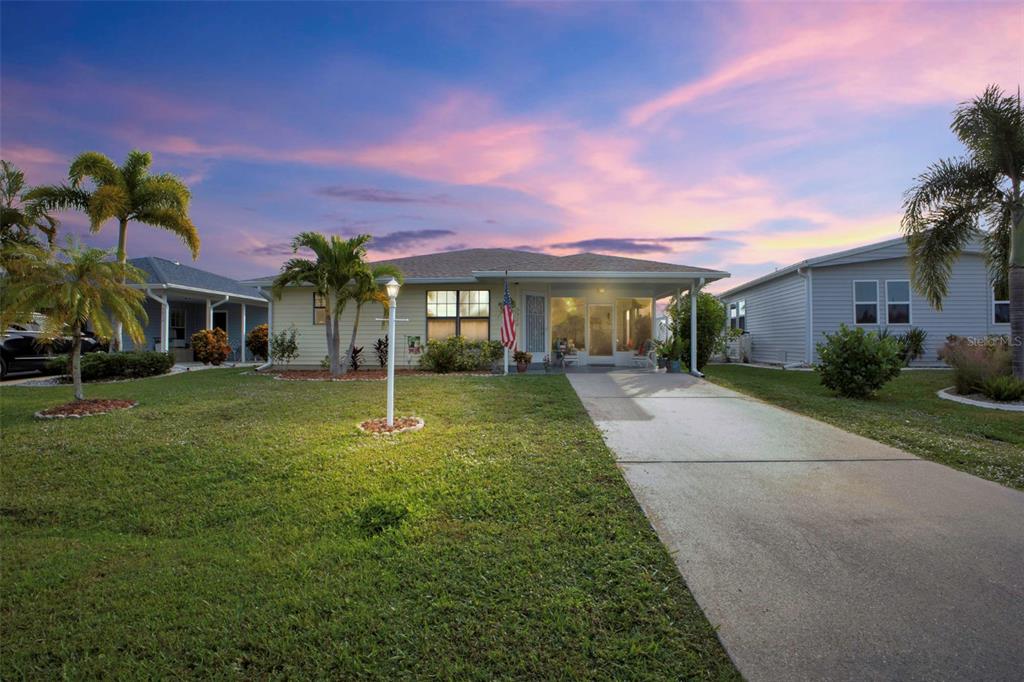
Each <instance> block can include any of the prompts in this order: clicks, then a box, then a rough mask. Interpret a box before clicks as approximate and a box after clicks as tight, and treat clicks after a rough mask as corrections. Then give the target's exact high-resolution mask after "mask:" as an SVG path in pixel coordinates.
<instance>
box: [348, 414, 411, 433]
mask: <svg viewBox="0 0 1024 682" xmlns="http://www.w3.org/2000/svg"><path fill="white" fill-rule="evenodd" d="M422 428H423V420H422V419H420V418H419V417H395V419H394V423H393V424H392V425H391V426H388V420H387V418H386V417H377V418H376V419H367V420H366V421H364V422H362V423H360V424H359V430H360V431H365V432H366V433H372V434H373V435H375V436H390V435H392V434H395V433H404V432H405V431H419V430H420V429H422Z"/></svg>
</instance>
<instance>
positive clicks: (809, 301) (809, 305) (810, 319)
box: [796, 265, 814, 365]
mask: <svg viewBox="0 0 1024 682" xmlns="http://www.w3.org/2000/svg"><path fill="white" fill-rule="evenodd" d="M801 270H802V272H801ZM813 272H814V271H813V269H812V268H811V267H810V266H807V265H805V266H803V267H800V268H797V270H796V274H798V275H799V276H800V277H802V278H803V280H804V293H805V294H806V296H805V298H806V302H805V305H806V309H805V312H806V314H807V334H806V335H805V336H806V341H807V350H806V352H805V353H804V356H805V358H806V361H807V364H809V365H810V364H813V363H814V277H813V276H812V273H813Z"/></svg>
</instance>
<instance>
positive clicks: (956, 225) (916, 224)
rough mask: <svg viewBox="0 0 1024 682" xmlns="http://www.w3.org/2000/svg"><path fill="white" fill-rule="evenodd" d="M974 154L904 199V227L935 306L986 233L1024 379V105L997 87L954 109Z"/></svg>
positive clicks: (920, 285) (924, 178)
mask: <svg viewBox="0 0 1024 682" xmlns="http://www.w3.org/2000/svg"><path fill="white" fill-rule="evenodd" d="M951 128H952V130H953V133H954V134H955V135H956V136H957V138H958V139H959V140H960V142H961V143H963V145H964V147H966V150H967V154H966V155H965V156H962V157H956V158H951V159H944V160H942V161H939V162H937V163H935V164H932V165H931V166H929V167H928V169H927V170H926V171H925V172H924V173H923V174H922V175H921V176H920V177H918V178H917V184H916V185H914V187H912V188H911V189H910V190H909V191H908V192H907V194H906V198H905V201H904V216H903V231H904V234H905V235H906V239H907V243H908V246H909V250H910V267H911V276H912V277H913V280H914V286H915V288H916V289H917V290H918V291H920V292H921V294H922V295H924V296H925V297H926V298H928V300H929V301H930V302H931V304H932V305H934V306H935V307H936V308H941V306H942V299H943V298H944V297H945V296H946V294H947V293H948V288H949V277H950V273H951V271H952V267H953V263H954V261H955V260H956V259H957V257H959V255H960V252H961V251H962V250H963V249H964V247H965V246H966V245H967V243H968V242H969V241H971V240H972V239H973V238H976V237H981V238H982V241H983V243H984V247H985V255H986V259H987V261H988V267H989V271H990V273H991V276H992V279H993V281H994V282H995V283H997V284H1003V283H1007V284H1008V285H1009V293H1010V345H1011V347H1012V351H1013V374H1014V376H1016V377H1017V378H1019V379H1024V186H1022V185H1024V109H1022V107H1021V99H1020V92H1019V91H1018V93H1017V95H1016V96H1015V97H1014V96H1010V95H1007V94H1005V93H1004V92H1003V91H1002V90H1000V89H999V87H997V86H995V85H990V86H989V87H988V88H987V89H986V90H985V93H984V94H983V95H981V96H980V97H978V98H976V99H974V100H973V101H970V102H964V103H963V104H961V105H960V106H959V107H958V108H957V110H956V112H955V113H954V114H953V124H952V126H951Z"/></svg>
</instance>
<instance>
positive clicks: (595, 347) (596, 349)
mask: <svg viewBox="0 0 1024 682" xmlns="http://www.w3.org/2000/svg"><path fill="white" fill-rule="evenodd" d="M612 339H613V337H612V305H611V303H591V304H590V305H588V306H587V358H588V359H589V361H590V362H594V363H598V364H601V363H607V364H614V363H615V355H614V354H613V352H612V350H613V349H612Z"/></svg>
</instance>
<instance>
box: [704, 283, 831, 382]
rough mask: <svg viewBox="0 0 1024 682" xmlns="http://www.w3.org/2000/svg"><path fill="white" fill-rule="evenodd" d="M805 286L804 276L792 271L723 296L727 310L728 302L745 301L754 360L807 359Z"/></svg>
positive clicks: (770, 361) (771, 361)
mask: <svg viewBox="0 0 1024 682" xmlns="http://www.w3.org/2000/svg"><path fill="white" fill-rule="evenodd" d="M815 275H817V273H815ZM814 286H817V280H815V282H814ZM806 287H807V284H806V280H805V278H804V277H802V276H801V275H799V274H797V273H796V272H791V273H789V274H786V275H783V276H781V277H778V278H776V279H772V280H769V281H767V282H764V283H763V284H758V285H755V286H752V287H750V288H749V289H744V290H742V291H739V292H737V293H735V294H732V295H731V296H728V297H726V298H723V299H722V302H723V303H725V305H726V311H728V306H729V304H730V303H735V302H737V301H741V300H745V301H746V331H747V333H749V334H750V335H751V358H750V359H751V360H752V361H753V362H766V363H773V364H783V363H789V362H805V361H806V359H807V288H806ZM726 324H728V320H726Z"/></svg>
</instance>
